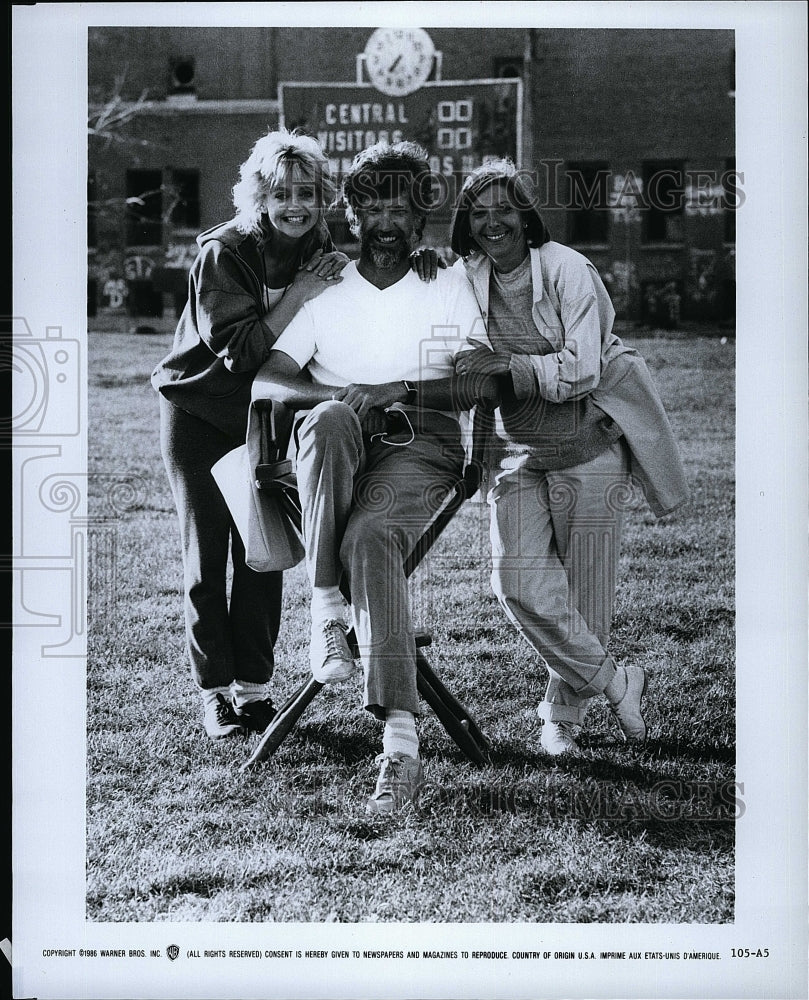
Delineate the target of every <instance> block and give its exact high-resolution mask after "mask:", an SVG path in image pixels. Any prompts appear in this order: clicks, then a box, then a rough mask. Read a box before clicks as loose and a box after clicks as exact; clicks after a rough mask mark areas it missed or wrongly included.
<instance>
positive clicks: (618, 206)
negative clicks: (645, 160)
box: [609, 170, 643, 223]
mask: <svg viewBox="0 0 809 1000" xmlns="http://www.w3.org/2000/svg"><path fill="white" fill-rule="evenodd" d="M642 205H643V181H642V180H641V179H640V178H639V177H636V176H635V175H634V174H633V173H632V171H631V170H630V171H628V172H627V173H625V174H613V175H612V177H611V178H610V191H609V207H610V215H611V216H612V221H613V222H619V223H629V222H639V221H640V218H641V207H642Z"/></svg>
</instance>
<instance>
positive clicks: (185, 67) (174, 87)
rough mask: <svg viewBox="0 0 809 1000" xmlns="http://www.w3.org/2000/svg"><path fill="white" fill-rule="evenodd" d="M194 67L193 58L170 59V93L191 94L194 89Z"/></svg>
mask: <svg viewBox="0 0 809 1000" xmlns="http://www.w3.org/2000/svg"><path fill="white" fill-rule="evenodd" d="M195 77H196V67H195V65H194V60H193V59H173V60H172V61H171V93H173V94H193V93H194V92H195V90H196V80H195Z"/></svg>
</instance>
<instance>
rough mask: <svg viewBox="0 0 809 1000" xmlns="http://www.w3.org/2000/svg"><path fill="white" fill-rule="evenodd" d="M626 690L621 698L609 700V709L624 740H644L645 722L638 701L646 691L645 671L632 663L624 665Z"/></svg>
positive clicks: (642, 741) (633, 741) (639, 701)
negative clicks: (613, 700)
mask: <svg viewBox="0 0 809 1000" xmlns="http://www.w3.org/2000/svg"><path fill="white" fill-rule="evenodd" d="M624 673H625V674H626V691H625V692H624V696H623V698H621V700H620V701H617V702H614V703H613V702H610V710H611V711H612V714H613V715H614V716H615V718H616V720H617V722H618V725H619V726H620V728H621V733H622V734H623V737H624V739H625V740H628V741H630V742H632V743H645V742H646V723H645V722H644V719H643V716H642V715H641V713H640V703H641V699H642V698H643V696H644V694H645V693H646V682H647V678H646V671H645V670H644V669H643V667H639V666H637V665H636V664H634V663H630V664H629V665H627V666H624Z"/></svg>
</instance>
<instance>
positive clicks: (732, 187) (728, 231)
mask: <svg viewBox="0 0 809 1000" xmlns="http://www.w3.org/2000/svg"><path fill="white" fill-rule="evenodd" d="M738 183H739V181H738V178H737V176H736V157H735V156H731V157H729V158H728V159H727V160H725V173H724V175H723V176H722V187H723V189H724V198H723V202H724V204H723V209H724V211H723V215H724V217H725V231H724V234H723V239H724V241H725V243H735V242H736V209H737V207H738V205H739V201H738V199H739V193H738Z"/></svg>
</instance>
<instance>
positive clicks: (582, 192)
mask: <svg viewBox="0 0 809 1000" xmlns="http://www.w3.org/2000/svg"><path fill="white" fill-rule="evenodd" d="M567 184H568V202H567V204H568V237H569V240H570V242H571V243H606V242H607V241H608V238H609V190H608V187H609V167H608V165H607V164H606V163H605V162H603V161H597V162H590V163H569V164H568V165H567Z"/></svg>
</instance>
